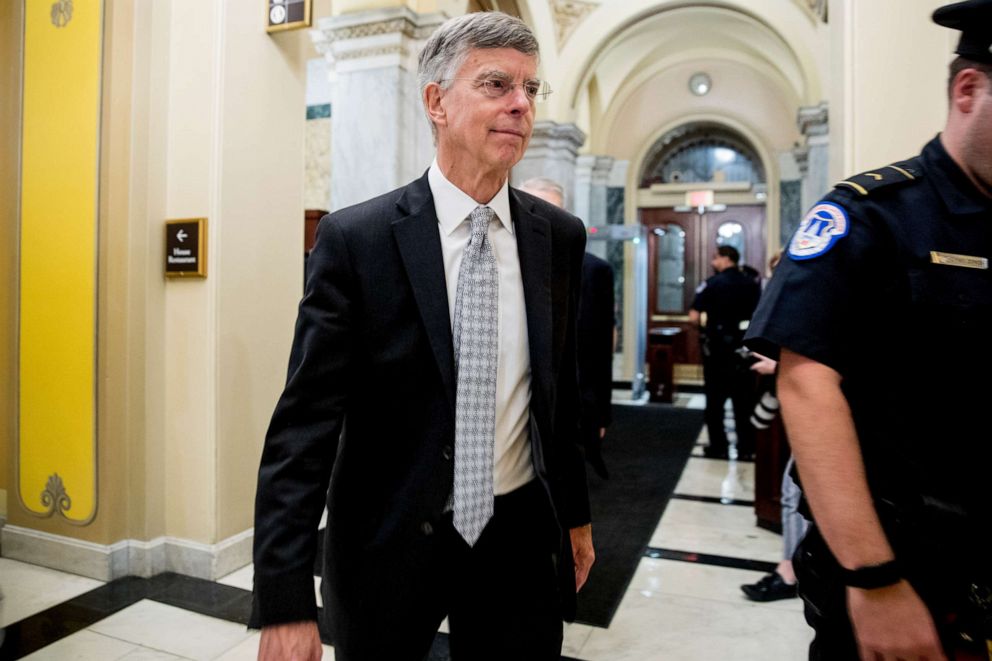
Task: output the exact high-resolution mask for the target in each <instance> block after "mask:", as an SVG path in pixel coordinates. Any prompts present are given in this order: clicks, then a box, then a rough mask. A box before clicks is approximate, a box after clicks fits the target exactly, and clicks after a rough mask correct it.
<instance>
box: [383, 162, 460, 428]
mask: <svg viewBox="0 0 992 661" xmlns="http://www.w3.org/2000/svg"><path fill="white" fill-rule="evenodd" d="M397 206H398V207H399V210H400V214H401V217H400V218H399V219H398V220H396V221H394V222H393V235H394V236H395V237H396V244H397V246H398V247H399V251H400V255H401V256H402V259H403V266H404V267H405V268H406V273H407V277H408V278H409V279H410V285H411V286H412V288H413V295H414V298H415V299H416V301H417V307H418V308H419V309H420V317H421V319H422V320H423V322H424V328H426V329H427V337H428V338H429V340H430V344H431V348H432V349H433V351H434V358H435V359H436V360H437V365H438V369H440V371H441V381H442V382H443V384H444V390H445V394H446V395H447V397H448V404H449V406H450V407H451V410H452V411H454V409H455V366H454V349H453V345H452V341H451V318H450V314H449V312H448V290H447V286H446V284H445V277H444V258H443V256H442V254H441V239H440V237H439V236H438V228H437V214H436V212H435V211H434V198H433V196H432V195H431V189H430V184H429V183H428V182H427V175H426V174H424V176H423V177H421V178H420V179H418V180H417V181H414V182H413V183H411V184H410V185H409V186H407V187H406V191H405V192H404V194H403V196H402V197H401V198H400V200H399V202H398V203H397Z"/></svg>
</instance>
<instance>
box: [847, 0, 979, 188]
mask: <svg viewBox="0 0 992 661" xmlns="http://www.w3.org/2000/svg"><path fill="white" fill-rule="evenodd" d="M943 4H946V3H945V2H944V0H873V1H872V2H863V1H855V0H832V1H831V3H830V22H831V26H832V28H833V30H832V33H831V50H832V52H833V53H834V57H833V60H832V61H833V69H832V72H831V73H832V86H831V95H830V99H829V101H830V145H831V160H830V174H831V179H832V180H833V181H838V180H840V179H842V178H843V177H845V176H848V175H850V174H852V173H857V172H862V171H864V170H866V169H869V168H873V167H879V166H881V165H885V164H887V163H891V162H892V161H896V160H902V159H905V158H909V157H910V156H913V155H915V154H917V153H919V151H920V148H921V147H922V146H923V144H924V143H925V142H926V141H928V140H929V139H930V138H932V137H933V136H934V135H935V134H936V133H937V132H938V131H940V130H941V128H942V127H943V125H944V121H945V120H946V117H947V100H946V94H945V91H944V88H945V82H946V78H947V64H948V63H949V62H950V61H951V59H953V54H952V51H953V44H954V43H955V41H956V38H957V36H959V35H960V33H958V32H956V31H952V30H948V29H946V28H942V27H940V26H938V25H936V24H934V23H933V21H931V20H930V15H931V14H932V13H933V10H934V9H936V8H937V7H939V6H941V5H943ZM880 26H884V29H883V28H882V27H880Z"/></svg>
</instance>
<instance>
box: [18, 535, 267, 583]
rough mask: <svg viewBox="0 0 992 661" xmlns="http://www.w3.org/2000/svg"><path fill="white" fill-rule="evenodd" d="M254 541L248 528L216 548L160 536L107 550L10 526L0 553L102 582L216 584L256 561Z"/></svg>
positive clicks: (117, 545) (76, 540) (129, 542)
mask: <svg viewBox="0 0 992 661" xmlns="http://www.w3.org/2000/svg"><path fill="white" fill-rule="evenodd" d="M253 537H254V529H248V530H245V531H243V532H240V533H238V534H237V535H234V536H233V537H229V538H227V539H225V540H223V541H221V542H219V543H217V544H202V543H200V542H194V541H191V540H188V539H178V538H175V537H157V538H155V539H152V540H149V541H147V542H145V541H140V540H136V539H125V540H122V541H120V542H117V543H115V544H110V545H103V544H94V543H93V542H86V541H82V540H79V539H72V538H71V537H63V536H61V535H53V534H51V533H45V532H40V531H37V530H30V529H28V528H21V527H19V526H12V525H6V526H4V527H3V528H0V549H2V555H3V557H5V558H10V559H12V560H20V561H22V562H28V563H31V564H34V565H41V566H42V567H49V568H51V569H58V570H59V571H64V572H69V573H72V574H79V575H81V576H87V577H89V578H95V579H97V580H100V581H112V580H114V579H116V578H121V577H123V576H142V577H145V578H147V577H149V576H155V575H156V574H160V573H162V572H166V571H171V572H175V573H177V574H183V575H185V576H194V577H196V578H203V579H206V580H210V581H212V580H216V579H218V578H220V577H222V576H225V575H227V574H229V573H231V572H232V571H234V570H236V569H240V568H241V567H244V566H245V565H247V564H248V563H250V562H251V548H252V540H253Z"/></svg>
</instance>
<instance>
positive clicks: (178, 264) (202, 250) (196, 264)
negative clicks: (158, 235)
mask: <svg viewBox="0 0 992 661" xmlns="http://www.w3.org/2000/svg"><path fill="white" fill-rule="evenodd" d="M165 276H166V277H167V278H181V277H194V278H205V277H207V219H206V218H184V219H182V220H167V221H166V222H165Z"/></svg>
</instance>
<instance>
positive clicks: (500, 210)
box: [427, 158, 513, 235]
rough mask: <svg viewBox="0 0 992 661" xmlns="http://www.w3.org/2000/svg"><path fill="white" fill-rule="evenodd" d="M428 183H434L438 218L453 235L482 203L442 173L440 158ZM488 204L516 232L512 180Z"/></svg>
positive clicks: (435, 207) (443, 228) (509, 228)
mask: <svg viewBox="0 0 992 661" xmlns="http://www.w3.org/2000/svg"><path fill="white" fill-rule="evenodd" d="M427 182H428V183H429V184H430V187H431V194H432V195H433V196H434V211H435V212H436V213H437V221H438V223H439V224H440V225H441V231H443V232H444V233H445V234H446V235H449V234H451V233H452V232H454V231H455V228H457V227H458V226H459V225H461V224H462V222H463V221H464V220H466V219H467V218H468V216H469V214H470V213H472V211H473V210H474V209H475V208H476V207H477V206H479V203H478V202H476V201H475V200H473V199H472V198H471V197H470V196H469V195H468V194H467V193H465V191H463V190H461V189H460V188H458V187H457V186H455V185H454V184H453V183H451V182H450V181H448V178H447V177H445V176H444V173H443V172H441V168H440V167H439V166H438V164H437V159H436V158H435V159H434V162H433V163H431V167H430V169H429V170H428V171H427ZM484 206H488V207H489V208H490V209H492V210H493V211H495V212H496V217H497V218H499V222H500V223H502V224H503V227H505V228H506V231H508V232H509V233H510V234H511V235H512V234H513V221H512V219H511V218H510V186H509V183H508V182H506V181H504V182H503V185H502V187H500V189H499V191H498V192H497V193H496V195H494V196H493V199H491V200H489V202H488V203H487V204H485V205H484Z"/></svg>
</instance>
